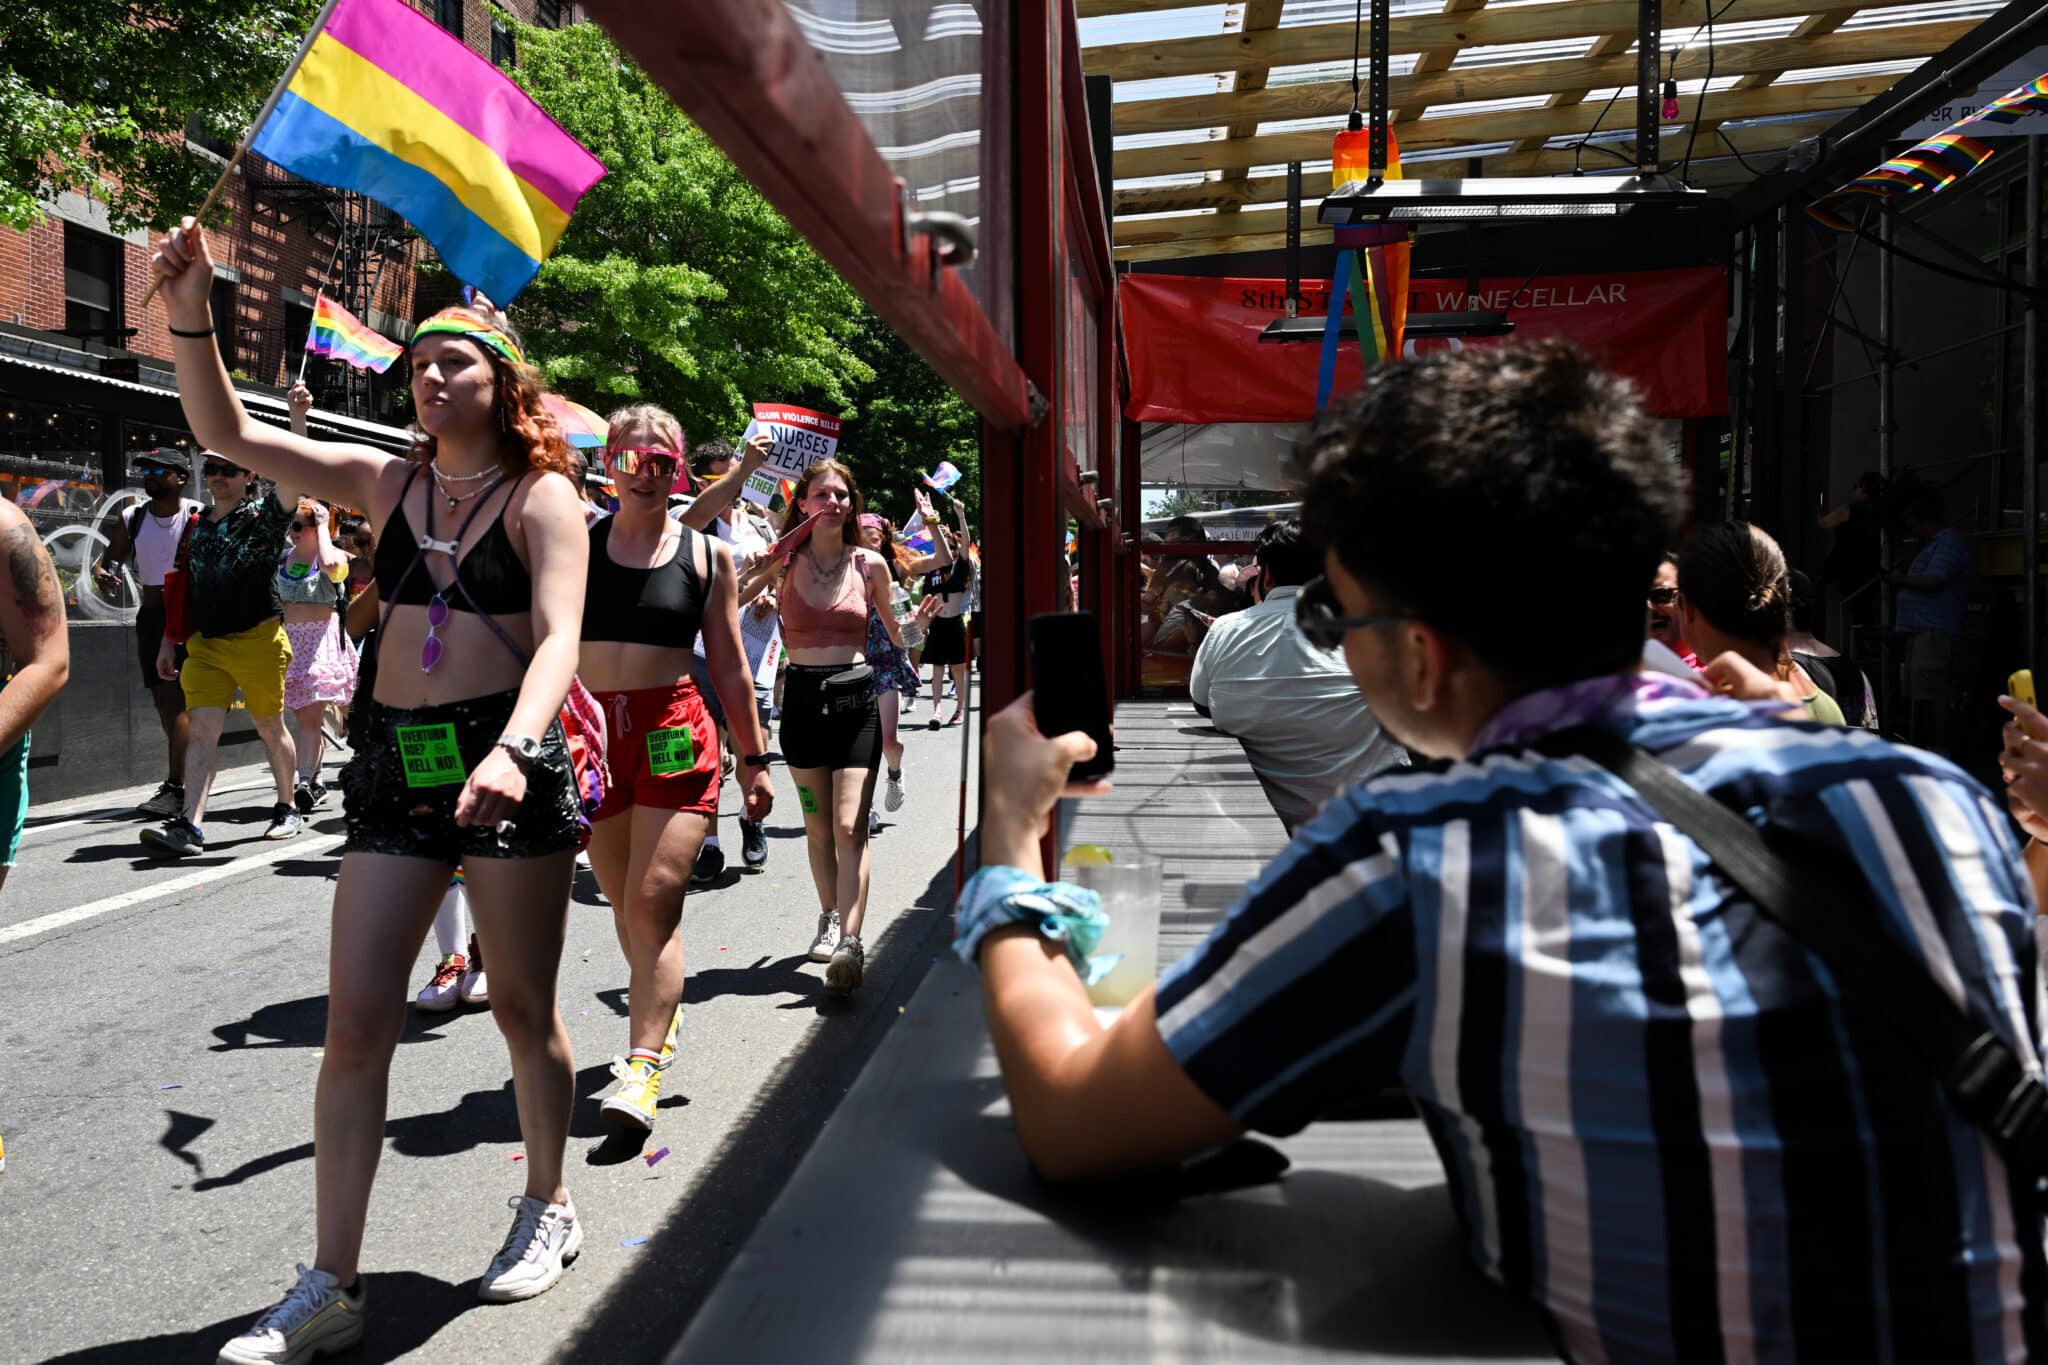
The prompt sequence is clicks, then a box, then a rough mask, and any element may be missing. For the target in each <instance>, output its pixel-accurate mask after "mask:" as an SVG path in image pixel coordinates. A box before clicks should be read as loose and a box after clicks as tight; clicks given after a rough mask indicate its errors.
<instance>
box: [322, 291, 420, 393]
mask: <svg viewBox="0 0 2048 1365" xmlns="http://www.w3.org/2000/svg"><path fill="white" fill-rule="evenodd" d="M306 349H307V350H309V351H311V352H312V353H313V354H314V355H324V356H326V357H327V358H328V359H330V360H340V361H344V362H346V363H347V364H350V365H353V366H355V367H356V368H357V369H359V370H375V371H376V372H377V373H378V374H382V373H384V371H386V370H388V369H390V368H391V362H392V361H394V360H396V359H398V357H399V356H400V355H402V354H404V348H403V347H401V346H400V345H399V344H398V343H397V342H395V341H389V340H386V339H385V338H384V337H383V336H381V335H379V334H378V333H376V332H373V331H371V330H370V329H369V328H368V327H367V326H365V325H364V324H363V323H362V322H361V321H360V320H358V319H357V317H356V315H355V314H354V313H351V312H349V311H348V309H346V308H344V307H342V306H341V305H340V304H338V303H336V302H335V301H334V300H333V299H330V298H328V297H327V296H326V295H325V294H318V295H315V296H314V298H313V326H312V330H310V331H308V332H307V333H306Z"/></svg>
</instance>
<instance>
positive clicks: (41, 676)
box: [0, 648, 71, 750]
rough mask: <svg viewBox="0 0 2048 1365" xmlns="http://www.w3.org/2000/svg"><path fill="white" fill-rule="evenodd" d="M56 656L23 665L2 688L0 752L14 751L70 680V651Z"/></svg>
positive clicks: (65, 650)
mask: <svg viewBox="0 0 2048 1365" xmlns="http://www.w3.org/2000/svg"><path fill="white" fill-rule="evenodd" d="M56 653H57V657H56V658H50V659H37V660H36V661H35V662H34V663H32V664H28V665H26V666H24V667H23V668H22V669H21V670H20V671H19V672H17V673H16V674H15V675H14V677H13V678H12V679H11V680H9V682H8V684H7V686H6V687H4V688H0V750H7V749H12V748H13V747H14V745H15V741H17V740H19V739H20V738H21V737H22V735H23V734H24V733H25V732H27V731H28V730H30V729H32V728H33V727H34V726H35V723H36V721H37V720H38V719H40V718H41V717H42V714H43V711H44V710H45V709H46V708H47V707H48V706H49V704H50V703H51V702H53V701H55V700H56V699H57V694H58V693H59V692H61V691H63V690H64V684H65V683H66V682H67V681H69V680H70V677H71V651H70V650H69V649H68V648H65V649H60V650H58V651H56Z"/></svg>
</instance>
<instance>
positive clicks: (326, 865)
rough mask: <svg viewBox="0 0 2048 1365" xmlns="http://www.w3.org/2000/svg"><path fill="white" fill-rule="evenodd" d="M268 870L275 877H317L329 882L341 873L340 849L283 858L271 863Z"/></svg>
mask: <svg viewBox="0 0 2048 1365" xmlns="http://www.w3.org/2000/svg"><path fill="white" fill-rule="evenodd" d="M270 871H271V875H272V876H276V877H318V878H319V879H320V880H322V881H329V882H331V881H333V880H334V879H335V878H336V877H339V876H340V875H341V850H340V849H338V848H336V849H330V850H328V851H327V852H325V853H318V854H315V855H314V856H312V857H310V858H285V859H282V860H280V861H278V862H274V863H272V864H271V865H270Z"/></svg>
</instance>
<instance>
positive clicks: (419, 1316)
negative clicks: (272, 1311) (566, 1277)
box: [44, 1270, 483, 1365]
mask: <svg viewBox="0 0 2048 1365" xmlns="http://www.w3.org/2000/svg"><path fill="white" fill-rule="evenodd" d="M368 1278H369V1287H370V1293H371V1297H372V1299H373V1301H374V1303H375V1307H374V1308H373V1310H372V1311H371V1312H370V1313H369V1315H368V1317H367V1318H366V1320H365V1322H364V1328H365V1332H364V1336H363V1344H362V1345H361V1346H359V1347H357V1348H356V1349H355V1350H353V1351H351V1352H349V1354H348V1359H349V1360H350V1361H351V1362H369V1361H383V1360H397V1359H399V1358H400V1357H402V1356H407V1355H410V1354H411V1353H413V1352H414V1351H417V1350H419V1349H420V1348H421V1347H423V1346H425V1345H426V1344H427V1343H428V1342H430V1341H432V1340H433V1339H434V1337H435V1336H436V1335H437V1334H438V1333H439V1332H440V1331H441V1329H442V1328H444V1327H446V1326H447V1325H448V1324H449V1323H451V1322H454V1321H455V1320H456V1319H457V1318H459V1317H461V1316H462V1315H463V1314H464V1313H468V1312H470V1311H472V1310H473V1309H477V1308H481V1307H483V1304H482V1303H481V1302H479V1301H478V1299H477V1296H476V1286H477V1281H476V1280H474V1279H472V1280H469V1281H467V1282H466V1283H463V1284H451V1283H450V1282H448V1281H447V1280H437V1279H435V1278H433V1277H432V1276H431V1275H422V1274H420V1273H419V1272H417V1271H413V1270H395V1271H391V1272H389V1273H387V1274H379V1275H371V1276H369V1277H368ZM280 1292H282V1291H280ZM267 1307H269V1305H268V1304H262V1303H252V1304H250V1306H249V1310H248V1312H246V1313H242V1314H238V1315H237V1316H235V1317H231V1318H223V1319H221V1320H220V1321H219V1322H216V1323H212V1324H210V1325H208V1326H205V1327H201V1328H197V1329H195V1330H193V1331H190V1332H166V1333H163V1334H160V1335H158V1336H151V1337H135V1338H131V1339H130V1340H127V1341H113V1342H106V1343H104V1344H102V1345H99V1346H88V1347H86V1348H85V1349H84V1350H80V1351H72V1352H70V1353H69V1354H67V1355H61V1356H54V1357H52V1358H51V1359H50V1360H48V1361H46V1362H45V1363H44V1365H136V1362H138V1361H148V1362H149V1363H150V1365H213V1361H214V1360H215V1359H216V1358H217V1357H218V1354H219V1352H220V1348H221V1347H222V1346H224V1345H226V1344H227V1342H228V1341H229V1340H230V1339H231V1338H233V1337H234V1336H235V1335H237V1334H238V1333H240V1332H241V1331H242V1330H243V1329H244V1328H246V1327H248V1325H249V1324H250V1323H251V1322H253V1321H255V1319H256V1315H257V1314H258V1313H261V1312H262V1311H263V1310H264V1309H265V1308H267Z"/></svg>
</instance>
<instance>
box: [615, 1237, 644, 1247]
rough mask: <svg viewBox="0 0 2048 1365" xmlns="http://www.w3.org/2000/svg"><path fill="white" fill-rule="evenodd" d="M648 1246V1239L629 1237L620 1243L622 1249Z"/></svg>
mask: <svg viewBox="0 0 2048 1365" xmlns="http://www.w3.org/2000/svg"><path fill="white" fill-rule="evenodd" d="M646 1244H647V1239H646V1238H645V1237H628V1238H626V1239H625V1240H624V1241H623V1242H620V1243H619V1245H620V1246H622V1247H637V1246H645V1245H646Z"/></svg>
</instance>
